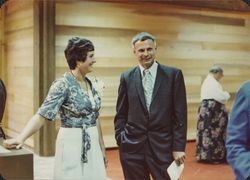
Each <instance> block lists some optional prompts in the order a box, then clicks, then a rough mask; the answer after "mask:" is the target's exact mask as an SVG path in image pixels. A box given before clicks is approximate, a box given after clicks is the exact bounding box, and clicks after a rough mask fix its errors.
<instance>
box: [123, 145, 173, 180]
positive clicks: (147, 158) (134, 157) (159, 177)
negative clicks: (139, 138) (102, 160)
mask: <svg viewBox="0 0 250 180" xmlns="http://www.w3.org/2000/svg"><path fill="white" fill-rule="evenodd" d="M146 149H147V150H149V148H148V147H147V148H143V149H142V150H143V152H138V153H129V152H124V151H123V150H122V148H119V151H120V161H121V165H122V169H123V174H124V177H125V180H149V179H150V176H151V177H152V178H153V179H154V180H170V177H169V175H168V173H167V168H168V166H169V165H170V163H171V162H168V163H163V162H160V161H159V160H157V159H156V158H154V157H153V156H152V153H151V152H150V150H149V151H145V150H146Z"/></svg>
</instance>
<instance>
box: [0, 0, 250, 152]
mask: <svg viewBox="0 0 250 180" xmlns="http://www.w3.org/2000/svg"><path fill="white" fill-rule="evenodd" d="M33 3H34V1H20V0H9V1H8V3H7V7H6V8H4V9H5V10H4V12H3V9H0V11H1V13H0V42H1V51H0V52H4V53H3V54H2V55H1V56H0V65H1V68H0V75H2V74H6V79H7V88H8V99H7V108H8V111H7V115H6V118H7V120H6V121H5V122H7V124H6V127H8V131H7V133H8V135H9V136H16V134H17V133H18V132H20V131H21V130H22V129H23V127H24V125H25V124H26V123H27V121H28V120H29V118H30V117H31V116H32V115H33V113H34V106H35V104H37V101H38V99H37V100H36V97H35V96H36V95H35V94H36V93H35V92H34V91H35V90H34V89H35V88H34V87H35V86H36V84H39V83H40V82H39V83H38V82H37V77H35V76H34V74H36V73H34V72H35V68H34V57H35V54H34V52H35V51H34V49H35V48H36V47H35V45H36V44H39V42H35V41H34V35H36V33H39V32H35V31H34V19H33V18H34V14H35V13H34V7H33ZM55 3H56V4H55V5H56V10H55V17H56V19H55V61H56V62H55V64H56V66H55V72H56V73H55V74H56V75H55V77H54V78H58V77H59V76H61V75H62V74H63V73H64V72H65V71H67V70H68V67H67V63H66V60H65V58H64V53H63V51H64V48H65V46H66V44H67V40H68V39H69V38H71V37H72V36H81V37H86V38H89V39H90V40H92V41H93V42H94V44H95V48H96V54H95V56H96V60H97V63H96V64H95V72H93V73H92V74H91V75H92V76H97V77H99V78H101V79H102V80H103V81H104V83H105V91H104V97H103V104H102V105H103V106H102V110H101V114H100V120H101V124H102V129H103V134H104V140H105V144H106V146H107V147H113V146H115V141H114V127H113V118H114V115H115V104H116V98H117V89H118V85H119V78H120V74H121V73H122V72H123V71H126V70H128V69H129V68H131V67H133V66H135V65H137V60H136V59H135V57H134V55H133V52H132V49H131V44H130V41H131V38H132V37H133V36H134V35H135V34H136V33H138V32H140V31H148V32H150V33H152V34H154V35H155V36H156V37H157V42H158V54H157V60H158V61H159V62H160V63H162V64H165V65H169V66H175V67H178V68H180V69H182V70H183V73H184V78H185V83H186V89H187V97H188V138H189V139H194V138H195V131H196V119H197V109H198V106H199V103H200V102H199V93H200V86H201V83H202V81H203V79H204V78H205V76H206V75H207V73H208V69H209V68H210V67H211V66H212V65H213V64H218V65H220V66H222V67H223V68H224V74H225V77H224V78H223V79H222V82H221V83H222V85H223V87H224V89H225V90H228V91H229V92H230V93H231V94H232V95H233V96H232V98H231V101H230V102H229V103H228V104H227V107H228V109H229V110H230V107H231V104H232V101H233V97H234V94H235V92H236V91H237V89H238V88H239V85H240V84H241V83H243V82H244V81H245V80H247V79H249V77H250V71H249V67H250V61H249V59H250V53H249V50H250V15H249V14H247V13H240V12H238V13H236V12H234V11H221V12H220V11H212V10H204V9H198V8H195V9H192V8H190V7H181V6H174V5H166V4H163V3H146V2H144V3H132V2H131V3H126V2H122V3H117V2H116V3H115V2H114V3H112V2H94V1H78V0H71V1H66V0H57V1H55ZM3 14H4V15H3ZM3 22H4V23H3ZM2 24H4V28H2V26H3V25H2ZM3 29H4V33H3ZM2 33H3V34H4V35H2ZM3 39H4V44H3ZM3 50H4V51H3ZM36 63H38V62H36ZM2 65H3V66H6V68H3V66H2ZM33 141H34V140H33V138H30V139H29V140H28V141H27V143H28V145H30V146H33V144H34V142H33Z"/></svg>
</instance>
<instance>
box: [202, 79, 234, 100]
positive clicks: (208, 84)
mask: <svg viewBox="0 0 250 180" xmlns="http://www.w3.org/2000/svg"><path fill="white" fill-rule="evenodd" d="M229 98H230V94H229V93H228V92H227V91H223V89H222V86H221V84H220V83H219V82H218V81H217V80H216V79H215V78H214V76H213V74H208V75H207V77H206V79H205V80H204V81H203V83H202V86H201V101H202V100H204V99H214V100H216V101H218V102H220V103H222V104H225V103H226V102H227V100H228V99H229Z"/></svg>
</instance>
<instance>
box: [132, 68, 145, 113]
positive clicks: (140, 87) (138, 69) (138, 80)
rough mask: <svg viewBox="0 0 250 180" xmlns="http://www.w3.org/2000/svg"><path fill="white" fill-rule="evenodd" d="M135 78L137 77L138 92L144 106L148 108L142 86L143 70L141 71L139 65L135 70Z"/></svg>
mask: <svg viewBox="0 0 250 180" xmlns="http://www.w3.org/2000/svg"><path fill="white" fill-rule="evenodd" d="M134 79H135V86H136V90H137V92H138V95H139V98H140V100H141V103H142V105H143V107H144V108H145V109H147V107H146V101H145V96H144V90H143V87H142V77H141V72H140V68H139V67H137V68H136V70H135V74H134Z"/></svg>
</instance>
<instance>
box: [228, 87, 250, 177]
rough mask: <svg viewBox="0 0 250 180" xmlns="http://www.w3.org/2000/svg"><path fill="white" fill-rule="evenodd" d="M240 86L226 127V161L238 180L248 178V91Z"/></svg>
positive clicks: (249, 113) (249, 110)
mask: <svg viewBox="0 0 250 180" xmlns="http://www.w3.org/2000/svg"><path fill="white" fill-rule="evenodd" d="M249 87H250V86H249V85H248V86H242V88H240V90H239V92H238V93H237V95H236V98H235V102H234V105H233V108H232V111H231V114H230V120H229V122H228V127H227V141H226V148H227V160H228V163H229V164H230V165H231V167H232V169H233V170H234V172H235V174H236V176H237V177H238V178H239V179H247V177H248V176H250V149H249V148H250V143H249V142H250V129H249V128H250V124H249V123H250V120H249V118H250V91H249Z"/></svg>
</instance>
